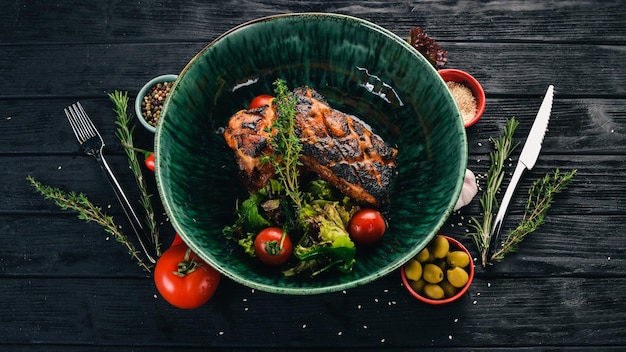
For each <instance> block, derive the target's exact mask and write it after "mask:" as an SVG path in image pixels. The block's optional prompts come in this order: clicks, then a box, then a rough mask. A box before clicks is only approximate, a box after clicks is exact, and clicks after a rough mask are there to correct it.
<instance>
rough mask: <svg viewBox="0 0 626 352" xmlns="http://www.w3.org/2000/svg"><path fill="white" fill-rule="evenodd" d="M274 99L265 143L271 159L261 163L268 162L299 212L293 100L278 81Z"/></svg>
mask: <svg viewBox="0 0 626 352" xmlns="http://www.w3.org/2000/svg"><path fill="white" fill-rule="evenodd" d="M274 86H275V87H276V88H275V90H274V92H275V93H276V97H275V98H274V101H273V104H274V105H275V107H276V113H277V117H276V120H275V121H274V123H273V125H272V127H271V128H268V129H267V130H266V132H268V133H269V134H270V135H271V136H272V137H271V138H270V140H269V143H270V145H271V146H272V148H273V153H272V154H271V155H268V156H265V157H263V158H262V159H261V160H262V161H264V162H271V163H272V165H273V166H274V170H275V172H276V175H277V176H278V180H279V181H280V182H281V183H282V184H283V185H284V186H285V191H286V194H287V196H288V197H289V198H291V200H292V201H293V203H294V204H295V206H296V209H297V210H300V209H301V208H302V193H301V191H300V189H299V185H298V178H299V176H300V173H299V171H298V167H299V166H300V165H302V163H301V162H300V153H301V151H302V142H301V141H300V139H299V138H298V137H297V136H296V133H295V129H296V97H295V96H294V95H293V94H292V93H291V92H290V91H289V89H288V88H287V85H286V84H285V81H283V80H281V79H278V80H276V81H275V82H274Z"/></svg>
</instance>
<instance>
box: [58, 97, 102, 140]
mask: <svg viewBox="0 0 626 352" xmlns="http://www.w3.org/2000/svg"><path fill="white" fill-rule="evenodd" d="M64 111H65V115H66V116H67V119H68V120H69V122H70V126H72V130H73V131H74V135H76V139H78V141H79V142H81V143H83V142H85V141H86V140H88V139H89V138H92V137H96V136H97V137H99V138H100V139H102V137H100V133H99V132H98V130H97V129H96V127H95V126H94V124H93V122H92V121H91V119H90V118H89V116H88V115H87V113H86V112H85V109H83V107H82V105H81V104H80V102H77V103H76V104H72V105H71V106H68V107H67V108H66V109H65V110H64Z"/></svg>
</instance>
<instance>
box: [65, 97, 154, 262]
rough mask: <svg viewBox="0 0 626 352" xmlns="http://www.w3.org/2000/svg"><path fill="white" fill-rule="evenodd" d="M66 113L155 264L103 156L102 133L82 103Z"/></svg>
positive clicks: (71, 106) (141, 228)
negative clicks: (105, 176)
mask: <svg viewBox="0 0 626 352" xmlns="http://www.w3.org/2000/svg"><path fill="white" fill-rule="evenodd" d="M64 111H65V115H66V116H67V119H68V121H69V122H70V126H72V130H73V131H74V135H76V139H77V140H78V143H79V144H80V145H81V147H82V148H83V151H84V152H85V154H87V155H91V156H93V157H95V158H96V160H97V161H98V163H99V164H100V167H101V168H102V169H103V170H104V171H105V173H106V175H107V176H108V178H109V181H110V182H111V186H113V190H114V191H115V196H116V197H117V199H118V201H119V202H120V204H121V206H122V209H124V213H125V214H126V217H127V218H128V221H129V222H130V224H131V226H132V228H133V231H134V232H135V235H137V239H138V240H139V244H140V245H141V248H142V249H143V251H144V253H145V254H146V257H147V258H148V260H150V262H152V263H155V262H156V260H155V259H154V257H153V256H152V255H151V254H150V253H151V252H152V251H148V248H151V247H149V246H147V245H146V241H144V239H143V236H142V233H145V232H144V228H143V226H142V225H141V221H139V218H138V217H137V214H136V213H135V210H134V209H133V207H132V206H131V205H130V202H129V201H128V197H126V194H125V193H124V191H123V190H122V187H121V186H120V183H119V182H118V181H117V178H115V175H113V171H112V170H111V168H110V167H109V164H108V163H107V161H106V159H105V158H104V155H103V154H102V150H103V149H104V139H102V136H101V135H100V132H98V130H97V129H96V126H94V124H93V122H91V119H90V118H89V116H87V113H86V112H85V110H84V109H83V106H82V105H81V104H80V102H77V103H76V104H72V105H70V106H68V107H67V108H65V109H64Z"/></svg>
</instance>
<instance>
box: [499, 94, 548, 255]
mask: <svg viewBox="0 0 626 352" xmlns="http://www.w3.org/2000/svg"><path fill="white" fill-rule="evenodd" d="M553 96H554V86H553V85H549V86H548V90H547V91H546V94H545V96H544V98H543V102H542V103H541V106H540V107H539V111H538V112H537V116H536V117H535V121H534V122H533V125H532V127H531V128H530V132H529V133H528V138H527V139H526V143H525V144H524V147H523V148H522V152H521V153H520V156H519V159H518V161H517V166H515V171H514V172H513V176H512V177H511V181H510V183H509V186H508V187H507V189H506V191H505V192H504V196H503V197H502V202H501V203H500V207H499V208H498V213H497V215H496V218H495V220H494V223H493V227H492V232H491V241H490V242H489V258H491V256H492V255H493V253H495V251H496V249H497V247H498V244H499V242H500V240H499V237H500V230H501V228H502V222H503V221H504V216H505V215H506V211H507V209H508V207H509V203H510V202H511V198H512V197H513V194H514V193H515V188H516V187H517V184H518V182H519V180H520V178H521V177H522V174H523V173H524V171H526V170H532V168H533V167H534V166H535V163H536V162H537V159H538V158H539V152H541V145H542V143H543V138H544V136H545V134H546V130H547V129H548V122H550V113H551V111H552V98H553Z"/></svg>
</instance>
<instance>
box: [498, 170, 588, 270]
mask: <svg viewBox="0 0 626 352" xmlns="http://www.w3.org/2000/svg"><path fill="white" fill-rule="evenodd" d="M576 172H577V170H576V169H574V170H571V171H569V172H567V173H565V174H562V173H561V172H560V171H559V169H556V170H555V171H554V172H553V173H552V174H546V175H545V176H544V177H543V178H540V179H538V180H536V181H535V182H534V183H533V185H532V186H531V188H530V189H529V190H528V194H529V197H528V201H527V202H526V207H525V211H524V216H523V218H522V220H521V222H520V223H519V225H518V226H517V227H516V228H515V229H514V230H512V231H511V232H510V233H509V234H508V236H507V238H506V239H505V240H504V242H503V244H502V247H501V248H500V249H498V250H497V251H496V252H495V253H494V254H493V255H492V257H491V260H492V261H501V260H502V259H504V256H505V255H506V254H507V253H512V252H515V251H517V249H518V245H519V244H520V243H521V242H522V240H524V238H526V236H527V235H528V234H530V233H532V232H534V231H535V230H537V228H539V226H540V225H542V224H543V223H544V222H545V217H546V214H547V212H548V209H550V207H551V205H552V203H553V202H554V196H555V195H556V194H558V193H560V192H561V191H563V190H564V189H566V188H567V186H568V185H569V183H570V182H571V181H572V179H573V177H574V175H575V174H576Z"/></svg>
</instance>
